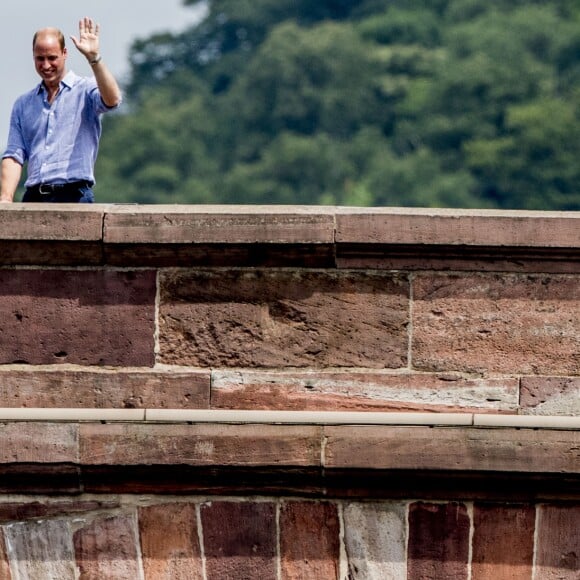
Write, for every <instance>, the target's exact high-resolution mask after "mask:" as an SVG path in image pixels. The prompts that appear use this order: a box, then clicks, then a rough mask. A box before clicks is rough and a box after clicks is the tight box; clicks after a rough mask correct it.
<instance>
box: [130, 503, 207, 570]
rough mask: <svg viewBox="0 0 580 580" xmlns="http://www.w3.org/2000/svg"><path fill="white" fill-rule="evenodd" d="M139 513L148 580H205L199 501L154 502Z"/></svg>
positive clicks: (143, 556)
mask: <svg viewBox="0 0 580 580" xmlns="http://www.w3.org/2000/svg"><path fill="white" fill-rule="evenodd" d="M138 513H139V531H140V538H141V554H142V558H143V570H144V573H145V580H198V579H199V580H202V579H203V562H202V559H201V549H200V545H199V536H198V527H197V526H198V524H197V516H196V511H195V504H193V503H170V504H160V505H152V506H147V507H141V508H139V512H138Z"/></svg>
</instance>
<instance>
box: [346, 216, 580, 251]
mask: <svg viewBox="0 0 580 580" xmlns="http://www.w3.org/2000/svg"><path fill="white" fill-rule="evenodd" d="M579 229H580V217H579V216H578V215H577V213H574V212H553V211H552V212H551V211H548V212H536V211H505V210H487V209H482V210H473V209H469V210H463V209H454V208H449V209H433V208H412V209H410V208H392V207H390V208H376V207H373V208H337V210H336V241H337V242H338V243H350V244H353V243H358V244H361V243H366V244H369V243H370V244H413V245H414V244H420V245H426V246H429V245H455V246H499V247H502V246H516V247H517V246H522V247H534V246H535V247H547V248H550V247H552V248H565V247H568V248H577V247H578V231H579Z"/></svg>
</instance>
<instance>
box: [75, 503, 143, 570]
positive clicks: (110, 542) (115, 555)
mask: <svg viewBox="0 0 580 580" xmlns="http://www.w3.org/2000/svg"><path fill="white" fill-rule="evenodd" d="M76 525H77V526H79V525H80V522H79V521H78V520H77V522H76ZM137 538H138V532H137V522H136V517H135V514H134V513H131V514H121V515H118V516H113V517H103V518H98V519H95V520H93V521H91V522H87V523H86V525H84V526H83V527H80V529H77V531H76V532H75V533H74V535H73V541H74V548H75V557H76V563H77V566H78V568H79V571H80V576H79V577H80V580H102V579H103V578H142V577H143V572H142V568H141V565H140V560H139V558H138V554H139V551H138V547H137Z"/></svg>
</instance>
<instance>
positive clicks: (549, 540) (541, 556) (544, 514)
mask: <svg viewBox="0 0 580 580" xmlns="http://www.w3.org/2000/svg"><path fill="white" fill-rule="evenodd" d="M538 510H539V512H538V523H537V528H538V529H537V531H536V535H537V544H536V567H535V571H534V580H578V577H579V575H580V504H577V503H576V504H562V505H550V504H547V505H540V506H539V507H538Z"/></svg>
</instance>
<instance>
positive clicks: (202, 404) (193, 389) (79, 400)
mask: <svg viewBox="0 0 580 580" xmlns="http://www.w3.org/2000/svg"><path fill="white" fill-rule="evenodd" d="M209 388H210V372H209V371H203V370H189V369H165V370H162V371H158V370H150V369H118V370H114V371H113V370H95V369H83V370H70V369H66V370H62V367H56V368H52V369H51V370H46V369H38V368H35V367H32V368H27V369H18V370H15V369H13V368H10V367H9V368H4V369H2V368H0V407H32V408H34V407H40V408H46V407H57V408H59V407H60V408H77V407H79V408H81V407H88V408H97V409H99V408H141V409H142V408H153V409H159V408H167V409H192V408H194V409H203V408H207V407H209Z"/></svg>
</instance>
